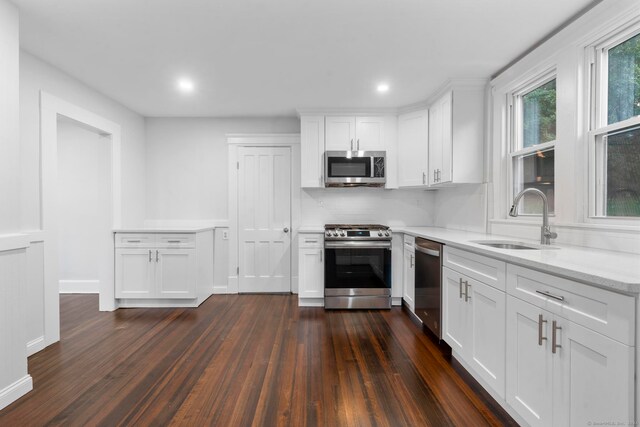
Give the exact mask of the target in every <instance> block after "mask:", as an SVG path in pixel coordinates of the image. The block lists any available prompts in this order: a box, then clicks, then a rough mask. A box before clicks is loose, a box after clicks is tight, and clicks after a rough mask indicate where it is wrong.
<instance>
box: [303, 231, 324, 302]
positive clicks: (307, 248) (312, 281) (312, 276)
mask: <svg viewBox="0 0 640 427" xmlns="http://www.w3.org/2000/svg"><path fill="white" fill-rule="evenodd" d="M298 236H299V237H298V248H299V249H298V305H299V306H323V305H324V233H300V234H299V235H298Z"/></svg>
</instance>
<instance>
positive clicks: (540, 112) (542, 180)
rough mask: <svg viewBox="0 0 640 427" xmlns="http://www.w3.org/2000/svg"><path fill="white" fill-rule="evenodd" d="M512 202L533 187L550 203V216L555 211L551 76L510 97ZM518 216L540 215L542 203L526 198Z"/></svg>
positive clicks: (554, 134)
mask: <svg viewBox="0 0 640 427" xmlns="http://www.w3.org/2000/svg"><path fill="white" fill-rule="evenodd" d="M511 111H512V114H511V122H512V142H511V153H510V155H511V176H512V194H511V200H513V197H515V195H516V194H518V193H519V192H520V191H522V190H524V189H527V188H536V189H538V190H540V191H542V192H543V193H544V194H545V195H546V196H547V200H548V201H549V213H553V212H554V204H555V203H554V198H555V197H554V192H555V169H554V158H555V142H556V79H555V76H554V75H553V74H552V73H548V74H546V75H545V76H544V77H542V78H539V79H536V80H535V81H534V82H533V83H532V84H529V85H527V86H526V87H524V88H522V89H521V90H519V91H516V92H514V93H513V95H512V105H511ZM518 210H519V212H520V214H524V215H540V214H541V213H542V200H540V198H539V197H537V196H535V195H531V194H527V195H525V196H524V197H523V198H522V200H521V202H520V206H519V209H518Z"/></svg>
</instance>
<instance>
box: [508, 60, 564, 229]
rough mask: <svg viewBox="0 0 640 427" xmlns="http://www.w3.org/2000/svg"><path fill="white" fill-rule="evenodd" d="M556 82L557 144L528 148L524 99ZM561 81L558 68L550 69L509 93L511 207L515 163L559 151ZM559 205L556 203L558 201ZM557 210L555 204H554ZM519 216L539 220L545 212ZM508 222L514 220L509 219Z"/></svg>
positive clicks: (551, 142) (509, 204) (554, 142)
mask: <svg viewBox="0 0 640 427" xmlns="http://www.w3.org/2000/svg"><path fill="white" fill-rule="evenodd" d="M552 80H556V139H554V140H553V141H548V142H543V143H541V144H537V145H534V146H531V147H526V148H524V147H523V145H524V133H523V132H524V131H523V128H524V117H523V106H522V98H523V97H524V96H525V95H526V94H528V93H529V92H531V91H533V90H535V89H537V88H539V87H541V86H544V85H545V84H547V83H549V82H550V81H552ZM557 80H558V73H557V69H556V66H555V65H554V66H552V67H549V68H547V69H545V70H544V71H543V72H540V73H536V75H535V76H533V77H530V78H529V79H527V80H526V82H525V83H523V84H521V85H519V86H517V88H516V89H514V90H513V91H510V92H508V94H507V98H508V99H507V108H508V114H509V117H508V120H507V124H508V129H507V135H508V143H507V156H506V160H507V179H508V185H507V195H506V201H507V206H511V205H512V204H513V199H514V197H515V194H514V191H515V188H516V183H515V179H516V170H515V169H516V168H515V167H514V160H515V159H516V158H521V157H524V156H527V155H530V154H533V153H536V152H538V151H547V150H550V149H553V150H555V146H556V143H557V141H558V98H557V97H558V93H557V87H558V84H557ZM555 189H556V182H555V172H554V197H555ZM554 202H555V201H554ZM554 207H555V203H554ZM518 216H522V217H529V218H535V217H540V216H542V212H540V213H535V214H532V213H524V212H523V213H519V214H518ZM549 216H550V217H553V216H555V208H554V212H553V213H549ZM507 218H508V219H511V218H509V217H507Z"/></svg>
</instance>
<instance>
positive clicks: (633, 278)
mask: <svg viewBox="0 0 640 427" xmlns="http://www.w3.org/2000/svg"><path fill="white" fill-rule="evenodd" d="M393 231H394V232H398V233H405V234H410V235H412V236H416V237H423V238H425V239H430V240H434V241H437V242H440V243H443V244H445V245H449V246H452V247H456V248H460V249H464V250H468V251H471V252H475V253H478V254H481V255H486V256H490V257H492V258H497V259H501V260H503V261H506V262H509V263H512V264H518V265H521V266H523V267H529V268H532V269H535V270H539V271H543V272H546V273H550V274H555V275H558V276H563V277H565V278H569V279H573V280H578V281H581V282H585V283H588V284H592V285H595V286H598V287H602V288H608V289H612V290H617V291H620V292H626V293H634V294H638V293H640V255H635V254H629V253H624V252H614V251H606V250H600V249H591V248H584V247H579V246H568V245H555V244H554V245H552V246H554V247H556V248H558V249H542V250H518V249H498V248H492V247H490V246H484V245H480V244H478V243H473V240H512V241H518V242H526V243H532V244H539V243H540V242H536V241H532V240H526V239H519V238H513V237H506V236H498V235H495V234H483V233H473V232H467V231H458V230H449V229H446V228H437V227H394V228H393Z"/></svg>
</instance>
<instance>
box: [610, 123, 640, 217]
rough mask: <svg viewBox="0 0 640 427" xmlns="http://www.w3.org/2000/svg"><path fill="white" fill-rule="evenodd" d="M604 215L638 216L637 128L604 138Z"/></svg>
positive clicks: (639, 135)
mask: <svg viewBox="0 0 640 427" xmlns="http://www.w3.org/2000/svg"><path fill="white" fill-rule="evenodd" d="M605 143H606V156H607V162H606V183H607V184H606V188H607V197H606V203H607V206H606V211H605V212H606V214H607V216H640V128H632V129H627V130H625V131H623V132H617V133H615V134H610V135H608V136H606V137H605Z"/></svg>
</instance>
